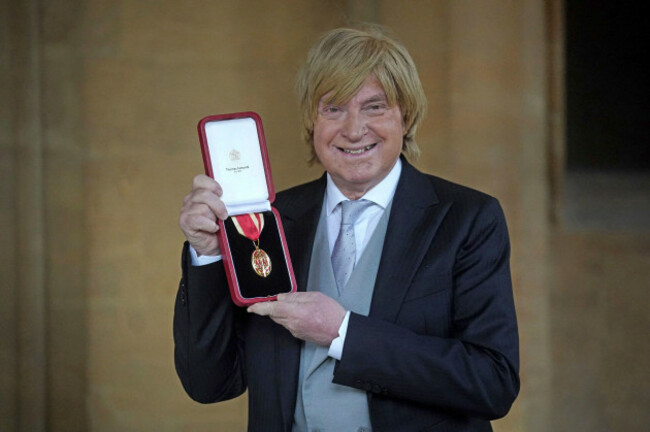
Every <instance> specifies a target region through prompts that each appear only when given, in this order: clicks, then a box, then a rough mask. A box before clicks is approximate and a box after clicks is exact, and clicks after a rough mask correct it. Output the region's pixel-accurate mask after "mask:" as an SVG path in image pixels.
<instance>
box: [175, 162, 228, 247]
mask: <svg viewBox="0 0 650 432" xmlns="http://www.w3.org/2000/svg"><path fill="white" fill-rule="evenodd" d="M221 195H223V190H222V189H221V186H220V185H219V183H217V182H216V181H215V180H213V179H211V178H210V177H208V176H206V175H203V174H201V175H198V176H196V177H194V180H193V181H192V190H191V191H190V193H189V194H187V195H186V196H185V198H184V199H183V207H181V214H180V216H179V218H178V225H179V226H180V227H181V230H183V234H185V238H187V241H188V242H189V243H190V245H192V247H194V250H196V253H197V254H198V255H199V256H200V255H208V256H214V255H220V254H221V250H220V249H219V240H217V235H216V233H217V231H218V230H219V225H218V224H217V218H219V219H221V220H225V219H226V218H227V217H228V211H227V210H226V205H225V204H224V203H223V201H221V198H220V197H221Z"/></svg>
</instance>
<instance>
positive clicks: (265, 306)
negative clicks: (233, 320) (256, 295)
mask: <svg viewBox="0 0 650 432" xmlns="http://www.w3.org/2000/svg"><path fill="white" fill-rule="evenodd" d="M246 311H247V312H249V313H254V314H256V315H260V316H270V315H271V314H272V312H273V302H260V303H255V304H252V305H250V306H249V307H248V309H246Z"/></svg>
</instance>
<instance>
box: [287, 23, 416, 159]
mask: <svg viewBox="0 0 650 432" xmlns="http://www.w3.org/2000/svg"><path fill="white" fill-rule="evenodd" d="M370 75H374V76H375V78H377V80H378V81H379V83H380V85H381V86H382V88H383V90H384V93H386V97H387V99H388V103H389V104H390V105H391V106H394V105H395V104H398V105H399V107H400V112H401V114H402V119H403V121H404V128H405V131H406V132H405V134H404V137H403V143H402V153H404V154H405V155H406V156H408V157H411V158H417V157H418V155H419V154H420V149H419V148H418V146H417V144H416V142H415V132H416V130H417V127H418V125H419V124H420V122H421V121H422V119H423V117H424V115H425V113H426V108H427V100H426V96H425V95H424V90H423V89H422V84H421V83H420V78H419V76H418V72H417V69H416V67H415V63H414V62H413V59H412V58H411V56H410V54H409V53H408V51H407V50H406V48H405V47H404V46H403V45H402V44H400V43H399V42H397V41H396V40H395V39H394V38H392V37H390V36H388V34H387V33H386V31H385V30H384V29H383V28H382V27H380V26H376V25H372V26H371V25H364V26H363V27H360V28H338V29H334V30H330V31H329V32H327V33H325V34H324V35H323V36H321V38H320V39H319V40H318V41H317V42H316V44H315V45H314V46H313V47H312V48H311V50H309V54H308V56H307V62H306V63H305V65H304V66H303V67H302V69H301V70H300V72H299V74H298V79H297V82H296V89H297V92H298V96H299V97H300V107H301V110H302V113H303V118H302V121H303V138H304V139H305V141H306V142H307V144H308V145H309V146H310V147H311V158H310V160H309V162H310V163H313V162H315V161H317V160H318V157H317V156H316V152H315V151H314V122H315V121H316V116H317V115H318V104H319V102H320V100H321V98H322V97H323V95H325V94H327V93H330V92H331V98H330V99H331V100H329V101H327V102H328V103H334V104H340V103H345V102H347V101H349V100H350V99H352V97H353V96H354V95H355V94H356V93H357V92H358V91H359V89H360V88H361V86H362V85H363V83H364V81H365V80H366V78H367V77H368V76H370Z"/></svg>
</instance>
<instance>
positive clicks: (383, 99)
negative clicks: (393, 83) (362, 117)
mask: <svg viewBox="0 0 650 432" xmlns="http://www.w3.org/2000/svg"><path fill="white" fill-rule="evenodd" d="M373 102H388V97H387V96H386V94H385V93H377V94H375V95H372V96H370V97H368V98H367V99H364V100H363V101H362V102H361V105H366V104H369V103H373ZM318 105H319V106H321V105H331V102H328V101H327V100H326V98H325V96H323V97H322V98H321V99H320V100H319V101H318Z"/></svg>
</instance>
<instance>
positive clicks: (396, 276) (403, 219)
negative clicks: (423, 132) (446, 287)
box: [370, 159, 451, 322]
mask: <svg viewBox="0 0 650 432" xmlns="http://www.w3.org/2000/svg"><path fill="white" fill-rule="evenodd" d="M402 162H403V168H402V174H401V176H400V180H399V183H398V184H397V189H396V190H395V197H394V198H393V206H392V209H391V214H390V219H389V220H388V228H387V229H386V239H385V240H384V247H383V251H382V255H381V260H380V262H379V270H378V272H377V281H376V283H375V290H374V292H373V298H372V304H371V306H370V316H372V317H377V318H380V319H383V320H387V321H390V322H394V321H395V319H396V318H397V314H398V312H399V309H400V307H401V305H402V302H403V300H404V297H405V295H406V292H407V291H408V287H409V286H410V285H411V280H412V279H413V276H414V275H415V272H416V271H417V269H418V267H419V266H420V263H421V262H422V259H423V258H424V254H425V253H426V251H427V249H428V247H429V245H430V244H431V241H432V239H433V237H434V235H435V233H436V231H437V230H438V227H439V226H440V223H441V222H442V220H443V219H444V216H445V215H446V214H447V211H448V210H449V207H450V206H451V204H450V203H440V202H439V201H438V198H437V195H436V192H435V189H434V187H433V185H432V184H431V182H430V181H429V180H428V178H427V177H426V176H425V175H424V174H422V173H420V172H419V171H417V170H416V169H415V168H413V166H411V165H410V164H409V163H408V162H406V160H404V159H402Z"/></svg>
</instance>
